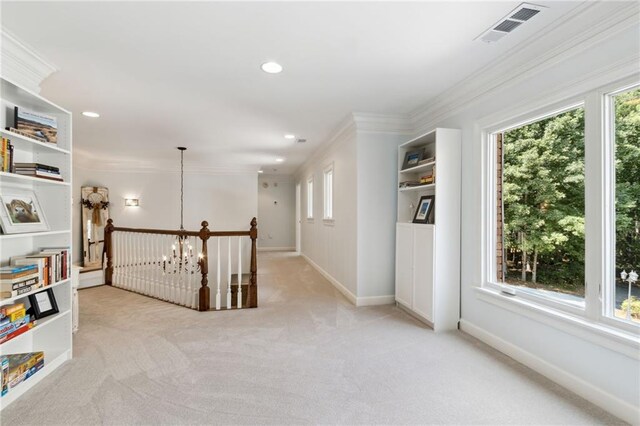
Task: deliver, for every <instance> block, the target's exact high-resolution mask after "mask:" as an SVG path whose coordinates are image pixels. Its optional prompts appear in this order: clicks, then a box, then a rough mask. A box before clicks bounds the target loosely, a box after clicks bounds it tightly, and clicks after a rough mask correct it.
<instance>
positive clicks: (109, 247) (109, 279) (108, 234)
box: [104, 219, 113, 285]
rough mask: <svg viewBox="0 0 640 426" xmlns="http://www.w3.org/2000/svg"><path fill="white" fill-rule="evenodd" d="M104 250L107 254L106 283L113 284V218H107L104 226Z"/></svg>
mask: <svg viewBox="0 0 640 426" xmlns="http://www.w3.org/2000/svg"><path fill="white" fill-rule="evenodd" d="M104 252H105V254H106V255H107V267H106V269H105V270H104V283H105V284H107V285H112V284H113V219H109V220H107V226H105V227H104Z"/></svg>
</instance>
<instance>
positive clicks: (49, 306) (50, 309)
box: [29, 288, 59, 319]
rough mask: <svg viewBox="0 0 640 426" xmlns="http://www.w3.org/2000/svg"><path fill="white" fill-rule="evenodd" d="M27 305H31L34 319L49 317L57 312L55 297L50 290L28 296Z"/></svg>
mask: <svg viewBox="0 0 640 426" xmlns="http://www.w3.org/2000/svg"><path fill="white" fill-rule="evenodd" d="M29 303H31V308H32V309H33V316H34V317H35V318H36V319H40V318H44V317H48V316H49V315H53V314H57V313H58V312H59V311H58V303H56V297H55V296H54V295H53V289H52V288H48V289H46V290H44V291H41V292H39V293H36V294H32V295H30V296H29Z"/></svg>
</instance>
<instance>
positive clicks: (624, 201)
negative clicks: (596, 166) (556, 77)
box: [614, 89, 640, 322]
mask: <svg viewBox="0 0 640 426" xmlns="http://www.w3.org/2000/svg"><path fill="white" fill-rule="evenodd" d="M614 104H615V173H616V198H615V200H616V248H615V250H616V251H615V254H616V268H615V269H616V287H615V302H614V303H615V310H614V312H615V315H616V316H617V317H619V318H624V319H627V320H629V321H634V322H640V287H639V286H638V282H636V283H635V284H633V283H629V279H632V278H633V275H632V276H631V277H630V276H629V273H630V272H631V271H635V272H636V273H638V274H640V142H639V138H640V90H638V89H636V90H633V91H630V92H626V93H622V94H620V95H617V96H615V97H614ZM623 271H624V272H626V281H623V279H622V277H621V274H622V272H623ZM630 295H631V297H629V296H630Z"/></svg>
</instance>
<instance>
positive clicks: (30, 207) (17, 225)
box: [0, 188, 49, 234]
mask: <svg viewBox="0 0 640 426" xmlns="http://www.w3.org/2000/svg"><path fill="white" fill-rule="evenodd" d="M0 202H1V203H2V206H1V207H0V224H2V232H3V233H4V234H20V233H23V232H38V231H48V230H49V225H48V224H47V219H46V218H45V216H44V212H43V211H42V208H41V207H40V202H39V201H38V198H37V197H36V194H35V192H33V191H29V190H25V189H17V188H16V189H11V188H3V189H2V193H0Z"/></svg>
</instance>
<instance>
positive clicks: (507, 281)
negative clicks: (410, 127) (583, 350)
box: [482, 80, 640, 333]
mask: <svg viewBox="0 0 640 426" xmlns="http://www.w3.org/2000/svg"><path fill="white" fill-rule="evenodd" d="M632 84H633V83H632V82H631V81H630V80H628V81H627V84H626V85H624V83H621V84H618V85H610V86H607V87H603V88H600V89H595V90H593V91H591V92H588V93H585V94H584V96H583V97H581V98H575V99H574V100H573V101H572V105H574V106H573V107H568V106H567V105H565V106H564V107H563V106H562V105H556V107H554V109H553V110H555V111H556V112H553V113H552V112H548V113H547V114H545V111H544V110H537V112H535V116H537V117H543V118H538V119H534V120H532V119H530V118H528V117H527V116H520V118H514V119H513V120H512V121H511V122H504V123H502V124H496V125H495V127H493V128H490V127H489V129H491V130H490V131H489V132H488V136H489V138H488V140H489V142H490V143H489V144H488V145H487V148H486V149H484V158H485V159H486V161H487V163H485V164H488V167H487V168H486V170H487V173H486V174H484V176H485V179H486V182H487V183H488V186H487V188H488V191H485V192H484V194H485V198H484V200H485V205H486V206H487V211H488V214H487V215H486V218H487V219H488V220H487V221H486V222H485V223H486V224H487V225H486V228H485V229H486V232H484V233H483V235H484V240H485V242H486V243H487V246H486V247H487V249H488V250H487V253H489V254H488V255H486V256H484V255H483V257H484V258H485V259H486V262H485V270H486V271H487V275H486V281H485V282H486V283H487V286H486V287H487V289H488V290H498V291H501V292H506V293H508V294H510V295H515V296H516V299H517V300H519V302H520V303H521V304H524V305H526V306H532V305H531V303H534V304H538V305H541V306H544V310H543V311H544V312H546V313H551V312H557V313H558V315H557V316H556V319H558V320H559V321H569V320H567V317H566V316H563V315H564V314H565V313H567V312H569V313H571V314H572V315H573V316H572V318H578V317H580V318H582V320H585V319H586V320H588V321H589V323H590V324H592V325H593V324H595V323H598V326H597V327H601V326H602V325H605V326H607V327H616V328H618V329H621V330H627V331H632V332H634V333H637V332H638V330H639V326H640V281H639V280H638V278H637V277H638V275H640V86H638V85H637V81H636V82H635V85H632ZM623 88H624V89H623ZM558 111H559V112H558ZM515 123H524V124H515ZM490 293H491V294H493V293H492V292H491V291H490V292H489V293H482V294H483V296H487V297H489V299H490V298H491V297H490ZM489 299H488V300H489ZM494 300H496V303H502V302H503V301H504V300H505V299H504V298H498V299H494ZM521 306H523V305H521ZM548 308H553V309H555V311H550V310H549V309H548ZM514 309H515V308H514ZM543 311H541V312H543ZM581 324H582V325H583V326H584V324H585V322H582V323H581ZM594 327H595V326H594ZM597 327H596V328H597ZM597 329H598V330H600V332H602V330H603V329H602V328H597ZM594 330H595V328H594Z"/></svg>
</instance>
